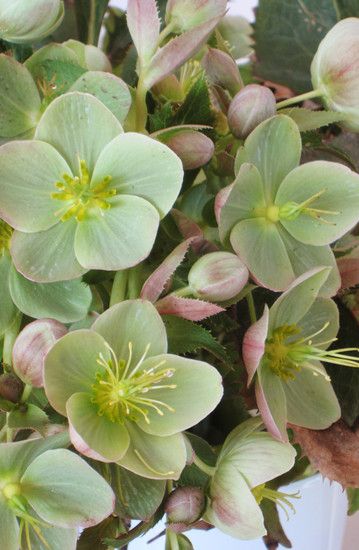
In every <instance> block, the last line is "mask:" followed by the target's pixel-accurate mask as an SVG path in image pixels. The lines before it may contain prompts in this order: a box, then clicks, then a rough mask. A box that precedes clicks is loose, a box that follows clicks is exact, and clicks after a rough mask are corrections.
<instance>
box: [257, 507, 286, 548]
mask: <svg viewBox="0 0 359 550" xmlns="http://www.w3.org/2000/svg"><path fill="white" fill-rule="evenodd" d="M261 509H262V512H263V516H264V525H265V528H266V529H267V535H266V536H265V537H264V542H265V544H266V546H267V548H276V546H275V544H277V545H278V544H281V545H282V546H284V548H292V545H291V542H290V540H289V539H288V537H287V535H286V534H285V532H284V529H283V527H282V524H281V522H280V519H279V514H278V510H277V507H276V505H275V503H274V502H272V501H271V500H268V499H264V500H262V502H261ZM270 544H271V545H272V546H270Z"/></svg>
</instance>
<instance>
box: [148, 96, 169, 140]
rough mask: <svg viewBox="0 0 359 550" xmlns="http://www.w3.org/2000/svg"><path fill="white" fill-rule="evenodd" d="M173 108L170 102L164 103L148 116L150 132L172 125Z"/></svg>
mask: <svg viewBox="0 0 359 550" xmlns="http://www.w3.org/2000/svg"><path fill="white" fill-rule="evenodd" d="M172 121H173V110H172V105H171V103H165V105H163V106H162V107H160V108H159V109H158V110H156V111H155V112H154V113H153V115H150V117H149V124H150V132H151V133H152V132H157V131H158V130H162V129H163V128H168V127H169V126H172V125H173V124H172Z"/></svg>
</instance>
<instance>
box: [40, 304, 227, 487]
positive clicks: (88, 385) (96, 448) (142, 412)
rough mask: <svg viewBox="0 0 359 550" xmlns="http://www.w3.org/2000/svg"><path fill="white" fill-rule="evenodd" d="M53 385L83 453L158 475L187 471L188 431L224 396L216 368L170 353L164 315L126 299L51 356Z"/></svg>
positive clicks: (48, 387) (50, 393)
mask: <svg viewBox="0 0 359 550" xmlns="http://www.w3.org/2000/svg"><path fill="white" fill-rule="evenodd" d="M45 391H46V395H47V397H48V399H49V401H50V403H51V405H52V406H53V407H54V409H55V410H57V411H58V412H59V413H61V414H63V415H65V416H67V417H68V419H69V424H70V436H71V441H72V443H73V445H74V446H75V447H76V448H77V450H78V451H79V452H81V453H83V454H85V455H87V456H90V457H92V458H96V459H97V460H101V461H104V462H117V463H118V464H120V465H121V466H123V467H124V468H127V469H128V470H131V471H132V472H134V473H136V474H138V475H141V476H143V477H148V478H153V479H163V478H165V479H166V478H170V479H177V478H178V477H179V475H180V473H181V471H182V469H183V468H184V466H185V462H186V451H185V444H184V440H183V436H182V434H181V433H180V432H182V431H183V430H186V429H187V428H189V427H190V426H193V425H194V424H197V423H198V422H199V421H200V420H202V419H203V418H205V417H206V416H207V415H208V414H209V413H210V412H211V411H212V410H213V409H214V408H215V407H216V405H217V404H218V403H219V401H220V399H221V396H222V386H221V377H220V375H219V374H218V372H217V370H216V369H215V368H213V367H211V366H210V365H208V364H207V363H204V362H202V361H195V360H192V359H184V358H182V357H178V356H176V355H171V354H168V353H167V337H166V331H165V327H164V324H163V322H162V320H161V317H160V316H159V314H158V313H157V311H156V309H155V307H154V306H153V305H152V304H151V303H150V302H146V301H144V300H133V301H132V300H130V301H126V302H121V303H119V304H117V305H115V306H113V307H111V308H110V309H109V310H107V311H106V312H105V313H103V314H102V315H100V316H99V317H98V318H97V320H96V321H95V323H94V324H93V325H92V329H91V330H77V331H74V332H70V333H69V334H67V335H66V336H64V337H63V338H61V339H60V340H58V341H57V342H56V343H55V345H54V346H53V348H52V349H51V350H50V351H49V353H48V355H47V357H46V360H45ZM189 405H190V406H189Z"/></svg>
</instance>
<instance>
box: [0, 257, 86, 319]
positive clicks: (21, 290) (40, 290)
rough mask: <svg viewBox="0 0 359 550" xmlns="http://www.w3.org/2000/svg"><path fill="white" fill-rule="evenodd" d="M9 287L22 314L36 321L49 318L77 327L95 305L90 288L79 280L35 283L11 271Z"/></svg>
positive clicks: (13, 270)
mask: <svg viewBox="0 0 359 550" xmlns="http://www.w3.org/2000/svg"><path fill="white" fill-rule="evenodd" d="M0 269H1V268H0ZM9 285H10V292H11V297H12V299H13V301H14V303H15V304H16V306H17V307H18V308H19V310H20V311H22V312H23V313H25V314H26V315H28V316H29V317H34V318H35V319H42V318H44V317H49V318H51V319H56V320H57V321H60V322H62V323H74V322H76V321H80V320H81V319H83V318H84V317H86V315H87V312H88V310H89V307H90V305H91V301H92V293H91V290H90V287H89V286H87V285H85V284H84V283H82V282H81V280H80V279H76V280H73V281H63V282H59V283H33V282H32V281H29V280H28V279H25V277H23V276H22V275H21V274H20V273H18V272H17V271H16V269H15V268H14V267H12V269H11V271H10V278H9ZM0 315H1V314H0Z"/></svg>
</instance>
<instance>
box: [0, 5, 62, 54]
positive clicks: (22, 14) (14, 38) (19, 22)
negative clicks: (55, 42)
mask: <svg viewBox="0 0 359 550" xmlns="http://www.w3.org/2000/svg"><path fill="white" fill-rule="evenodd" d="M64 13H65V11H64V3H63V1H62V0H31V2H29V0H12V1H11V2H8V1H7V0H0V38H1V39H2V40H6V41H7V42H13V43H14V44H26V43H29V42H38V41H39V40H42V39H43V38H45V37H46V36H49V34H51V33H52V32H54V30H55V29H57V27H58V26H59V25H60V23H61V21H62V19H63V17H64Z"/></svg>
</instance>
